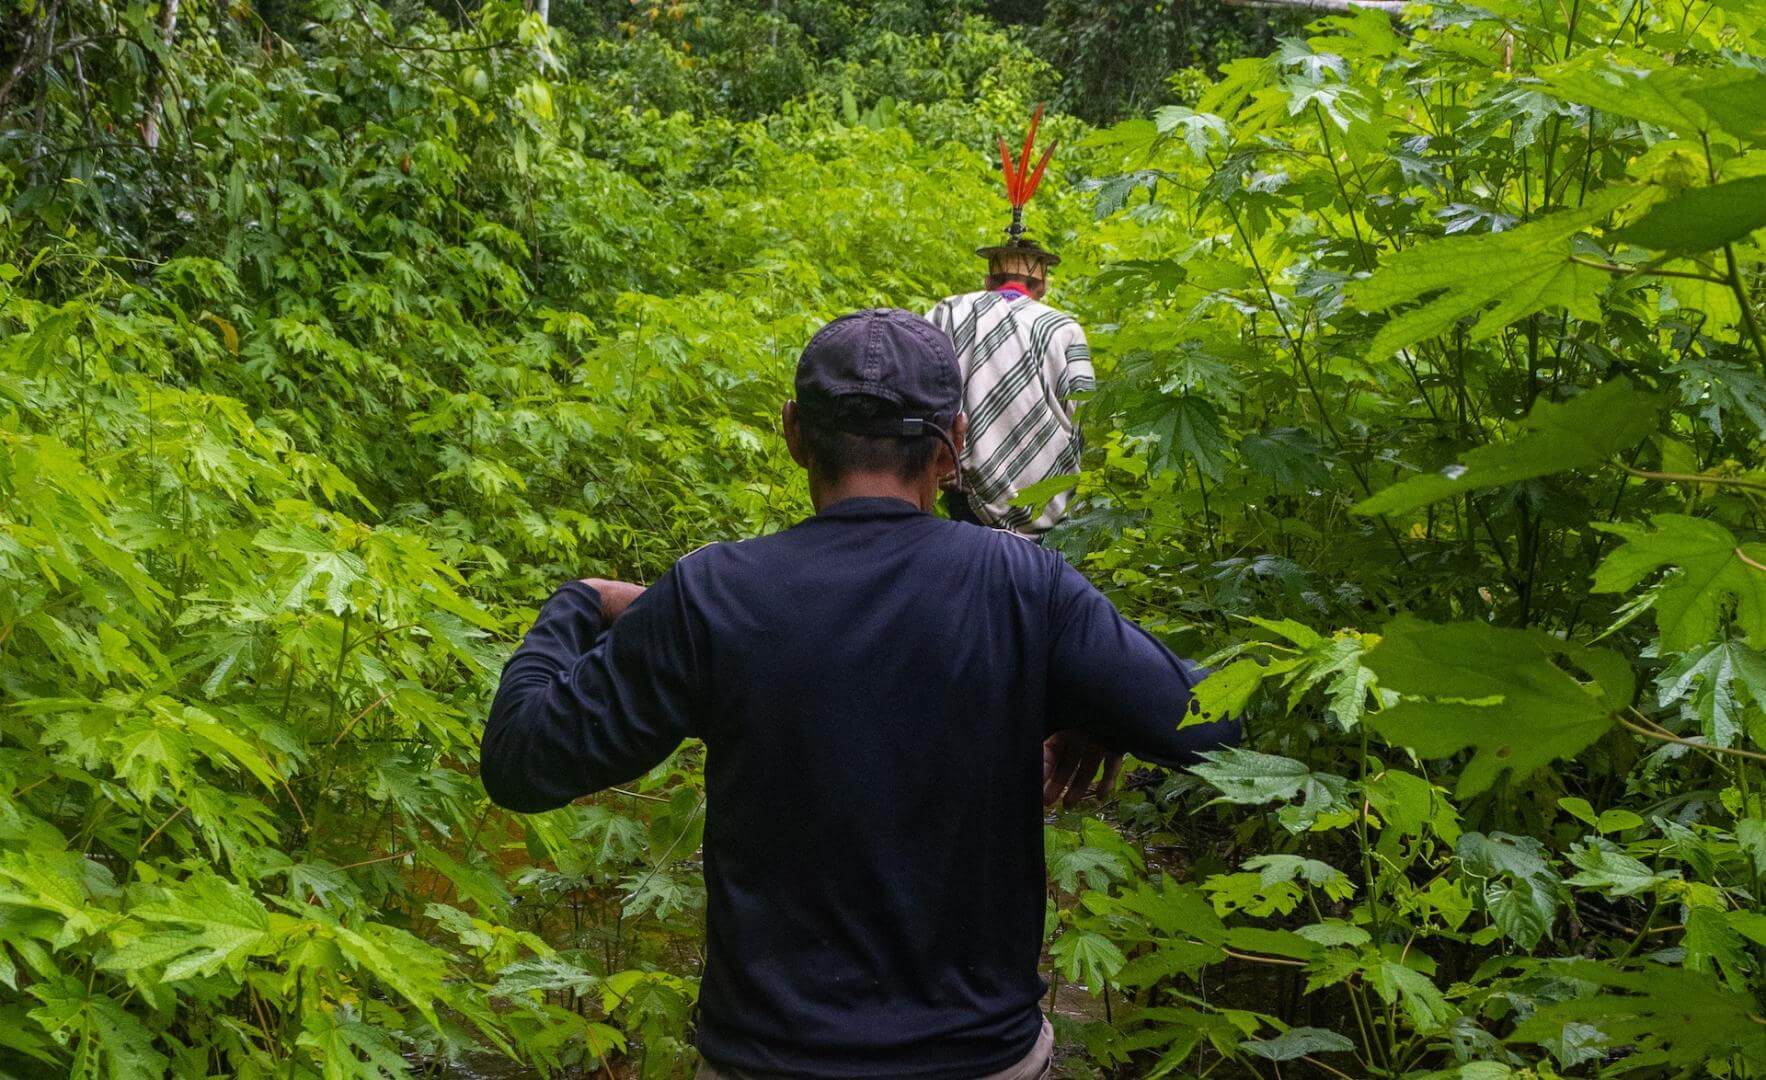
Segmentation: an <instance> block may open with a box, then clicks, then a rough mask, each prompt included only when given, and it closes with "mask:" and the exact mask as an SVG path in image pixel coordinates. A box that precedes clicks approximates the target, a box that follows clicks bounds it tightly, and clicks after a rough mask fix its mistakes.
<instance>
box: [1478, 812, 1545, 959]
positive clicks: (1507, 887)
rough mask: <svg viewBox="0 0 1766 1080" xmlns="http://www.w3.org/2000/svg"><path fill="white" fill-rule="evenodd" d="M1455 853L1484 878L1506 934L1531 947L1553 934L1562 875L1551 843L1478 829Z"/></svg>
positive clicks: (1489, 905) (1489, 903)
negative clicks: (1548, 849) (1549, 847)
mask: <svg viewBox="0 0 1766 1080" xmlns="http://www.w3.org/2000/svg"><path fill="white" fill-rule="evenodd" d="M1454 854H1455V855H1456V856H1457V857H1458V858H1459V860H1460V863H1461V865H1462V866H1463V867H1464V870H1465V873H1466V874H1467V875H1468V876H1469V877H1470V878H1472V879H1475V880H1476V881H1477V882H1481V884H1482V888H1483V897H1484V905H1485V908H1486V910H1488V911H1489V913H1490V918H1491V920H1492V921H1493V922H1495V924H1496V925H1497V927H1498V928H1499V929H1500V930H1501V931H1502V934H1503V936H1504V937H1506V938H1508V939H1509V940H1510V941H1513V942H1515V943H1516V944H1518V945H1520V946H1521V947H1522V948H1524V949H1531V948H1533V947H1534V946H1536V945H1538V944H1539V942H1540V941H1541V940H1543V939H1544V938H1546V937H1548V936H1549V935H1550V934H1551V926H1552V922H1553V921H1554V920H1555V919H1556V917H1557V910H1558V891H1559V885H1560V879H1559V877H1558V874H1557V871H1555V870H1553V869H1552V867H1551V863H1550V861H1549V859H1548V856H1547V855H1546V851H1545V845H1543V844H1541V843H1540V842H1539V841H1537V840H1535V839H1533V838H1532V837H1530V836H1511V835H1509V834H1507V833H1491V834H1489V835H1485V834H1483V833H1475V832H1472V833H1466V834H1464V835H1463V836H1461V837H1460V838H1459V841H1458V843H1456V844H1455V845H1454Z"/></svg>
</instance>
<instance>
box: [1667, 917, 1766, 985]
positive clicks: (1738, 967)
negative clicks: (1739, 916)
mask: <svg viewBox="0 0 1766 1080" xmlns="http://www.w3.org/2000/svg"><path fill="white" fill-rule="evenodd" d="M1680 944H1681V946H1682V947H1683V948H1685V949H1686V959H1685V964H1686V966H1687V967H1688V968H1689V969H1691V970H1693V971H1712V970H1717V971H1720V972H1722V974H1723V975H1724V977H1725V978H1726V979H1727V980H1728V981H1729V983H1730V985H1732V986H1737V987H1739V986H1741V985H1745V983H1743V982H1740V981H1738V980H1739V978H1740V976H1742V974H1743V973H1744V972H1745V971H1746V969H1747V968H1748V967H1750V966H1751V965H1750V964H1749V962H1748V957H1747V951H1746V950H1747V947H1746V946H1745V945H1743V944H1742V936H1741V934H1739V933H1738V932H1737V931H1736V928H1735V927H1734V926H1731V925H1730V922H1729V918H1728V913H1727V912H1723V911H1720V910H1718V909H1717V908H1709V907H1695V908H1692V909H1690V910H1689V911H1688V912H1687V914H1686V934H1685V935H1684V936H1683V937H1682V938H1681V939H1680Z"/></svg>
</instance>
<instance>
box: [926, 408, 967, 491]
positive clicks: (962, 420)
mask: <svg viewBox="0 0 1766 1080" xmlns="http://www.w3.org/2000/svg"><path fill="white" fill-rule="evenodd" d="M950 441H951V446H954V447H956V448H957V460H955V461H951V462H950V464H949V465H948V466H946V464H945V462H946V461H947V460H948V459H949V458H950V450H951V448H950V446H946V445H944V442H943V441H942V440H940V442H939V443H938V453H937V454H935V455H933V461H934V462H936V463H937V471H938V475H939V476H948V475H950V474H952V473H958V472H961V471H962V469H963V461H962V458H963V447H964V446H966V445H968V442H969V416H968V414H967V413H958V414H957V418H956V419H955V420H952V421H951V424H950Z"/></svg>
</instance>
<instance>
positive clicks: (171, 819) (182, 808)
mask: <svg viewBox="0 0 1766 1080" xmlns="http://www.w3.org/2000/svg"><path fill="white" fill-rule="evenodd" d="M188 809H190V807H188V806H180V807H178V809H176V810H174V811H173V812H172V815H171V816H170V817H168V818H166V819H165V820H164V821H162V822H160V823H159V828H157V829H155V830H153V831H152V832H151V833H149V834H148V835H147V839H145V840H143V841H141V846H140V847H138V848H136V849H135V857H136V858H137V859H139V858H140V857H141V854H142V853H143V852H145V851H146V850H147V846H148V845H149V844H151V843H153V842H154V841H155V840H158V839H159V834H160V833H162V832H165V831H166V826H167V825H170V824H171V823H172V822H174V821H177V820H178V818H180V817H182V816H183V814H184V811H186V810H188Z"/></svg>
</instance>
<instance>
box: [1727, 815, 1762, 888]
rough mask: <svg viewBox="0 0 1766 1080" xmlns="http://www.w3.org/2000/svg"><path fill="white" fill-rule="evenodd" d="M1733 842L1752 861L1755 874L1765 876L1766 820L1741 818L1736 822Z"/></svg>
mask: <svg viewBox="0 0 1766 1080" xmlns="http://www.w3.org/2000/svg"><path fill="white" fill-rule="evenodd" d="M1735 842H1736V844H1737V845H1738V846H1740V848H1741V849H1742V851H1743V852H1745V853H1746V854H1747V856H1748V857H1749V858H1750V859H1752V860H1753V862H1754V870H1755V872H1757V873H1759V874H1761V875H1766V820H1761V819H1760V818H1743V819H1742V820H1740V821H1738V822H1736V823H1735Z"/></svg>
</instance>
